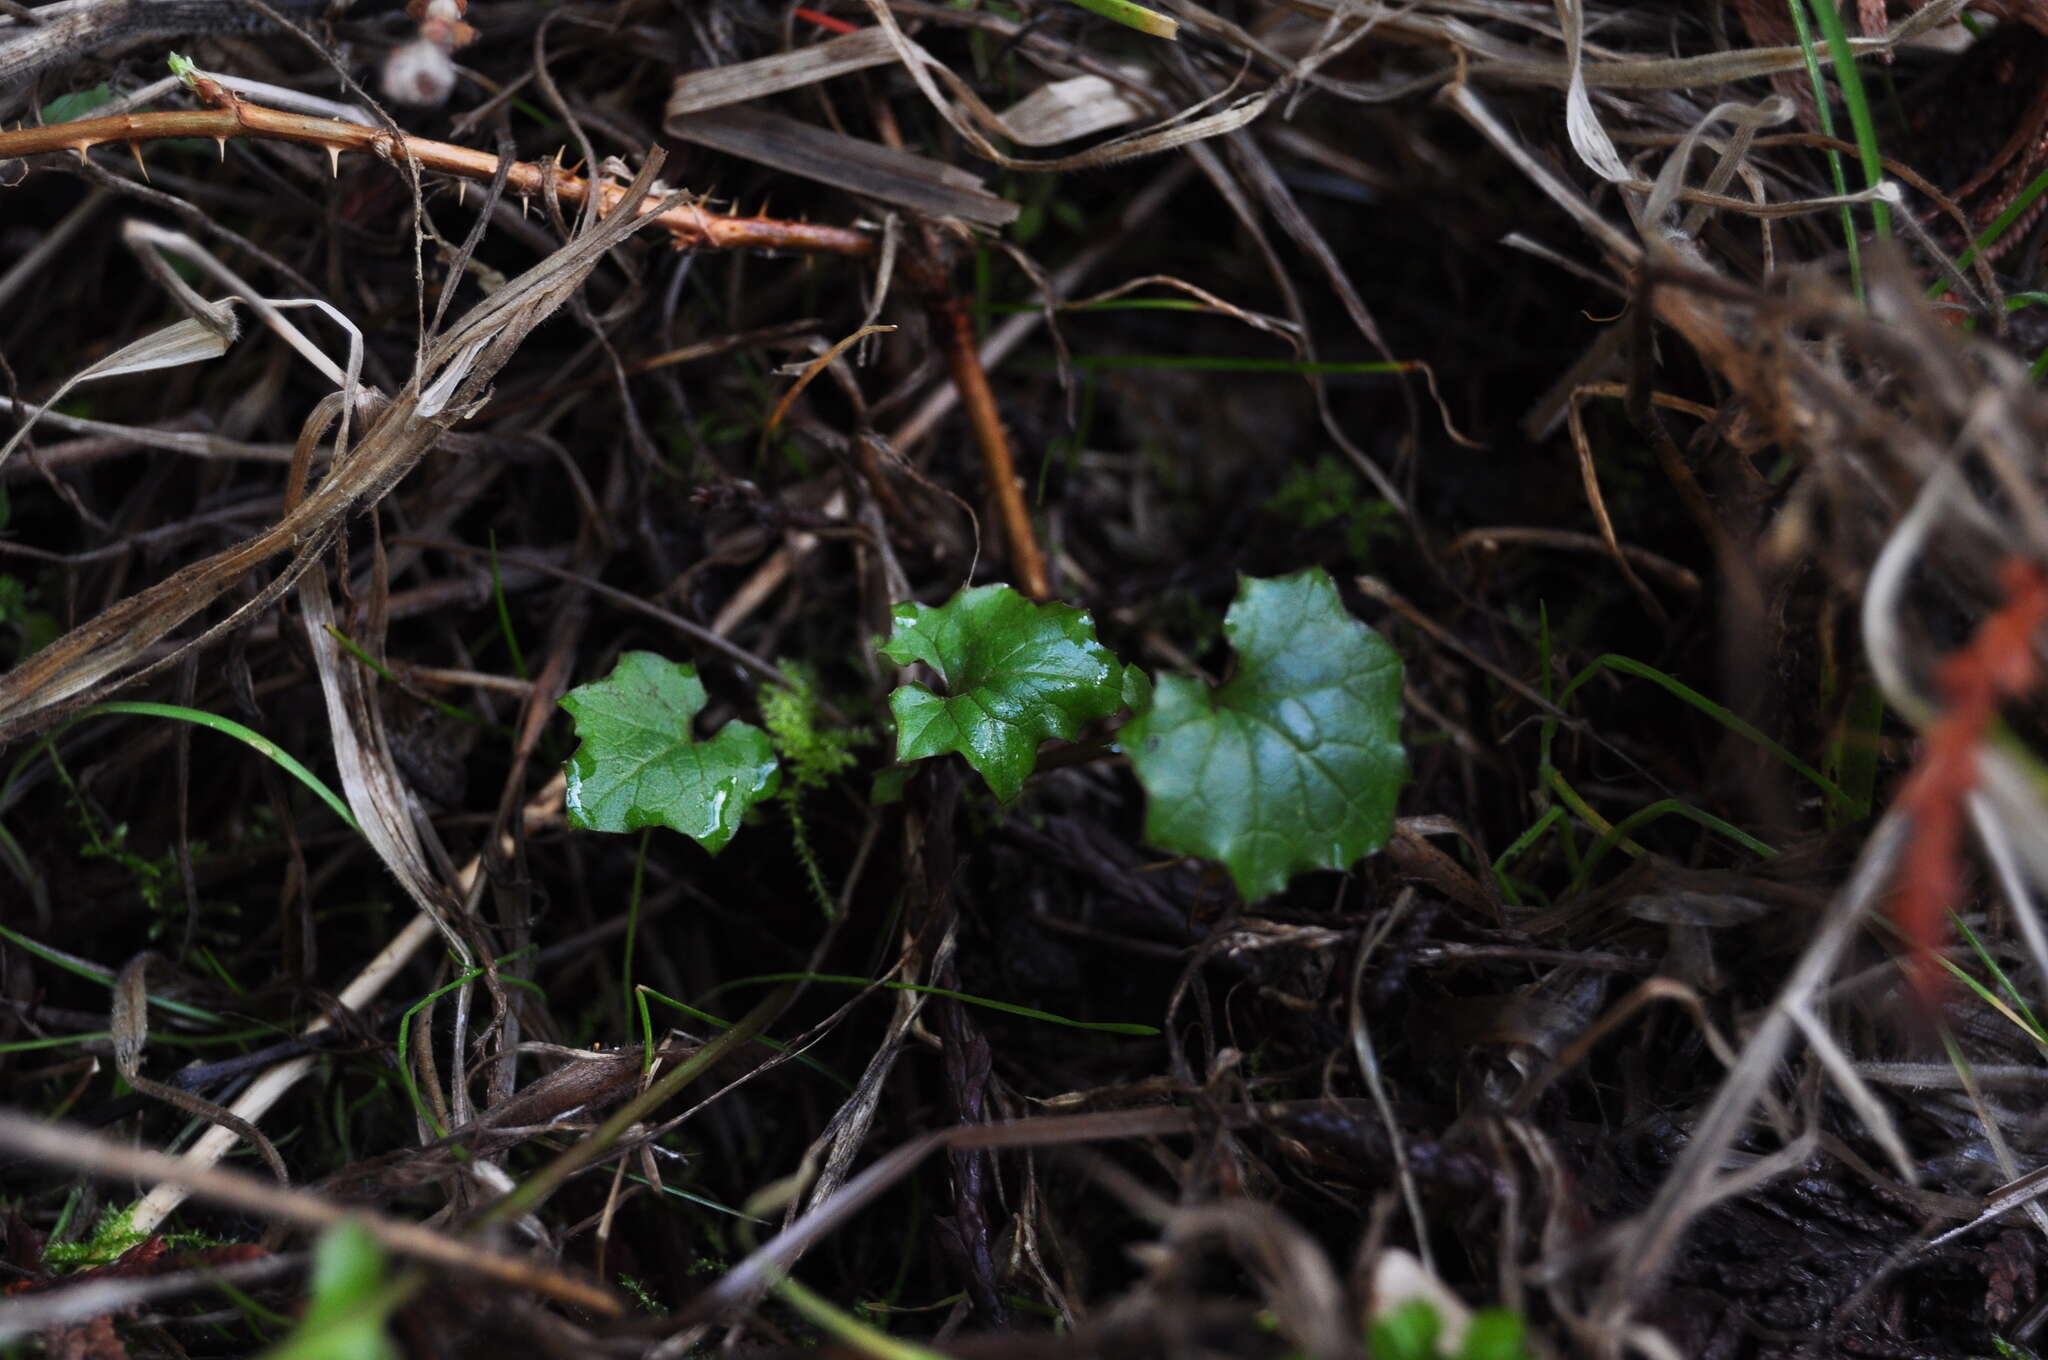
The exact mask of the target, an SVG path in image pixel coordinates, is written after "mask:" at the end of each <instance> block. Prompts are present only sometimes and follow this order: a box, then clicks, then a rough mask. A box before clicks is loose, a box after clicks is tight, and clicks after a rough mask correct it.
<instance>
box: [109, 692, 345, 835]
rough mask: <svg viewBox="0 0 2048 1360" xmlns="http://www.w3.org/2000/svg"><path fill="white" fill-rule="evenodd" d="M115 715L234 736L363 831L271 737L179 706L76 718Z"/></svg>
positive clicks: (120, 706) (129, 705)
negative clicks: (169, 721)
mask: <svg viewBox="0 0 2048 1360" xmlns="http://www.w3.org/2000/svg"><path fill="white" fill-rule="evenodd" d="M117 713H118V714H127V715H130V716H133V717H139V718H170V719H173V720H174V721H177V722H188V723H191V724H192V725H193V726H195V727H204V728H207V729H208V730H210V731H214V732H218V733H220V734H221V735H222V736H228V737H233V738H234V739H235V740H236V741H239V742H241V743H242V744H243V745H245V746H248V747H249V748H251V749H252V750H254V751H255V752H256V753H257V754H258V755H261V756H265V757H268V758H269V760H270V761H271V763H272V764H274V765H276V766H277V767H278V768H279V769H281V770H283V771H284V772H285V773H286V774H288V775H290V776H291V777H292V778H294V779H296V780H298V781H299V782H300V783H301V784H304V785H305V786H306V787H307V788H309V789H311V790H312V791H313V792H314V794H315V795H317V796H318V797H319V799H320V801H321V802H323V803H325V804H327V806H329V807H331V808H333V809H334V815H335V816H337V817H339V818H341V820H342V821H343V822H346V823H347V824H348V828H349V830H351V831H361V830H362V827H360V826H358V825H357V824H356V815H355V814H354V813H353V812H350V811H349V810H348V804H347V803H344V802H342V801H341V796H340V795H339V794H337V793H336V792H335V791H334V790H333V789H330V788H328V787H327V785H325V784H323V783H321V782H320V777H319V776H318V775H316V774H314V773H313V772H312V771H311V770H309V769H307V768H306V767H305V766H304V765H301V764H300V763H299V762H298V760H297V759H296V758H295V757H294V756H293V755H292V754H291V752H289V751H286V750H285V749H284V748H283V747H281V746H279V745H278V744H277V743H276V742H274V741H272V740H270V738H268V737H266V736H263V735H261V734H260V733H257V732H255V731H253V730H251V729H249V728H247V727H244V726H242V724H240V723H238V722H236V721H235V720H234V719H233V718H223V717H221V716H220V715H219V714H217V713H206V712H203V711H201V710H199V709H196V708H186V707H184V706H183V705H181V704H154V703H147V702H142V701H137V700H127V699H121V700H116V701H114V702H113V703H106V704H94V705H93V706H92V707H91V708H88V709H86V710H85V711H84V712H83V713H81V714H79V715H78V716H79V717H81V718H91V717H96V716H98V715H100V714H117Z"/></svg>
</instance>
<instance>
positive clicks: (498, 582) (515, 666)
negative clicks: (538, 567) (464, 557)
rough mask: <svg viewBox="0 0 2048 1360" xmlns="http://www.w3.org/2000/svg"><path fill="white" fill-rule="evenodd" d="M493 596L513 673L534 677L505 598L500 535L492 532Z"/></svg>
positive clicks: (509, 606) (528, 677)
mask: <svg viewBox="0 0 2048 1360" xmlns="http://www.w3.org/2000/svg"><path fill="white" fill-rule="evenodd" d="M491 598H492V599H493V600H496V601H497V603H498V631H499V632H501V633H503V634H504V635H505V646H506V648H507V649H508V650H510V651H511V653H512V673H513V674H514V675H517V676H518V677H519V678H520V679H521V680H530V679H532V678H533V677H532V676H530V675H528V674H527V673H526V653H524V652H522V651H520V650H519V634H518V633H517V632H515V631H514V630H513V628H512V606H511V605H510V604H508V603H506V600H505V579H504V577H502V576H500V575H499V574H498V535H497V531H496V530H493V531H492V532H491Z"/></svg>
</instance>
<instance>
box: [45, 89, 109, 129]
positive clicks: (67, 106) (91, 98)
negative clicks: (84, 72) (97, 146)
mask: <svg viewBox="0 0 2048 1360" xmlns="http://www.w3.org/2000/svg"><path fill="white" fill-rule="evenodd" d="M113 98H114V92H113V90H111V89H109V88H108V86H107V82H106V81H104V80H103V81H101V82H100V83H99V84H97V85H95V86H93V87H92V88H91V89H89V90H74V91H72V92H71V93H70V94H60V95H58V96H57V97H56V98H55V99H52V100H51V101H50V102H49V103H47V104H45V105H43V121H44V122H45V123H73V122H76V121H78V120H79V119H80V118H83V117H85V116H86V115H87V114H89V113H91V112H93V111H94V110H95V109H97V108H99V107H100V106H101V105H103V104H107V103H111V102H112V101H113Z"/></svg>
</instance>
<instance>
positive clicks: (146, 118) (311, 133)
mask: <svg viewBox="0 0 2048 1360" xmlns="http://www.w3.org/2000/svg"><path fill="white" fill-rule="evenodd" d="M197 88H198V92H199V94H200V97H201V98H203V99H206V100H208V101H209V102H210V103H213V104H214V105H215V107H213V108H209V109H190V110H175V111H172V112H167V113H129V114H116V115H114V116H113V117H110V118H84V119H80V120H78V121H76V122H71V123H52V124H49V125H47V126H44V127H25V128H18V129H16V130H15V131H13V132H0V159H7V158H13V157H18V156H35V155H42V154H46V153H48V152H52V151H74V152H77V153H78V155H79V156H80V157H83V156H84V155H85V153H86V152H87V151H89V150H91V149H92V148H93V147H95V146H104V145H106V144H107V143H110V142H126V143H128V144H129V145H130V146H131V147H132V146H135V145H136V144H138V143H141V142H146V141H158V140H162V139H164V138H168V137H211V138H213V139H214V141H216V142H218V143H220V145H221V148H222V151H223V154H225V151H226V147H227V142H228V139H229V138H230V137H261V138H266V139H268V140H271V141H281V142H296V143H298V144H300V145H302V146H317V147H322V148H324V149H325V150H326V151H327V153H328V155H329V156H330V157H333V158H335V159H336V161H337V163H338V161H339V157H340V156H341V153H342V152H344V151H355V152H361V153H363V154H365V155H370V156H376V157H377V158H379V159H380V160H386V161H397V160H398V159H399V158H400V157H401V155H403V156H409V157H411V158H412V160H413V161H415V162H416V163H417V164H418V165H419V167H420V168H421V169H422V170H432V171H437V172H439V173H441V174H444V175H455V176H458V177H460V178H462V179H473V180H479V181H482V182H485V183H488V182H489V181H490V180H491V179H492V178H493V177H494V176H496V174H497V173H498V158H497V157H496V156H494V155H492V154H491V153H490V152H488V151H476V150H473V149H471V148H469V147H466V146H456V145H454V144H452V143H449V142H434V141H428V140H427V139H425V138H423V137H394V136H392V135H391V134H390V133H389V132H386V131H384V130H383V129H381V128H374V127H365V126H363V125H362V124H360V123H344V122H341V121H339V120H337V119H333V118H314V117H310V116H308V115H306V114H302V113H287V112H285V111H284V110H282V109H271V108H265V107H263V106H262V105H260V104H249V103H244V102H243V101H241V100H239V99H236V98H235V97H234V95H232V94H230V93H229V92H227V91H226V90H224V89H222V88H221V87H220V86H219V85H218V84H216V83H215V82H213V81H210V80H206V79H203V78H202V79H201V80H200V81H199V82H198V86H197ZM590 186H591V181H589V180H587V179H583V178H580V177H578V176H576V175H571V174H568V173H566V172H565V171H563V170H562V169H560V167H559V165H557V164H549V163H536V162H533V161H515V162H513V164H512V167H511V169H510V170H508V171H507V172H506V176H505V188H506V190H507V192H509V193H513V194H517V195H519V196H520V197H522V198H531V197H533V196H534V195H536V194H540V193H542V192H543V191H547V192H552V193H553V194H555V196H556V197H558V198H559V199H560V200H561V201H562V202H563V203H565V204H580V203H582V202H583V200H584V199H585V198H587V197H588V196H589V195H590V193H591V187H590ZM596 192H597V195H598V206H599V207H600V209H602V210H603V211H605V212H610V211H611V210H612V208H613V207H615V206H616V205H617V204H618V203H619V201H620V200H621V199H623V198H624V197H625V194H626V190H625V186H623V185H618V184H613V183H612V182H610V181H609V180H599V181H597V190H596ZM653 217H654V221H655V223H656V224H657V225H659V226H661V227H662V228H664V229H665V230H666V231H667V232H668V233H669V235H670V236H671V237H672V238H674V240H675V243H676V245H677V246H678V247H685V248H700V249H707V250H789V251H796V252H798V253H801V254H809V255H846V256H852V257H856V258H858V257H864V256H867V255H869V254H872V253H873V251H874V242H873V241H872V240H871V239H869V238H868V237H867V236H866V235H864V234H863V233H861V232H857V231H853V230H850V229H848V228H846V227H828V226H820V225H817V224H814V223H810V222H787V221H782V220H780V219H777V218H772V217H730V216H726V215H723V214H720V213H714V212H706V211H705V210H704V209H703V208H701V207H699V206H697V205H695V204H688V203H686V204H682V205H680V206H677V207H672V208H668V209H666V210H663V211H659V212H655V213H653Z"/></svg>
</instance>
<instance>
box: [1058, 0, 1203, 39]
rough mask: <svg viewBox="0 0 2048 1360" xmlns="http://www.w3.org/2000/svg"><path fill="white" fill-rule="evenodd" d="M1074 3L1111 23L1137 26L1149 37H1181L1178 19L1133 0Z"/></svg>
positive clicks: (1080, 0)
mask: <svg viewBox="0 0 2048 1360" xmlns="http://www.w3.org/2000/svg"><path fill="white" fill-rule="evenodd" d="M1073 3H1074V4H1076V5H1079V6H1080V7H1081V8H1082V9H1085V10H1087V11H1088V12H1089V13H1090V14H1097V15H1100V16H1102V17H1103V18H1105V19H1107V20H1109V21H1110V22H1111V23H1115V24H1122V25H1123V26H1124V27H1125V28H1135V29H1137V30H1138V32H1140V33H1143V34H1145V35H1146V36H1147V37H1151V38H1164V39H1166V40H1167V41H1168V42H1173V41H1174V40H1176V39H1178V38H1179V37H1180V23H1179V21H1178V20H1175V19H1169V18H1167V17H1166V16H1165V15H1164V14H1161V13H1160V12H1159V11H1158V10H1154V9H1146V8H1145V7H1144V6H1143V5H1134V4H1132V3H1131V0H1073Z"/></svg>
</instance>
